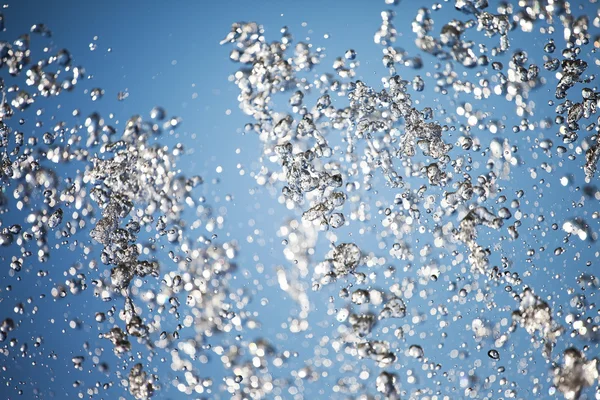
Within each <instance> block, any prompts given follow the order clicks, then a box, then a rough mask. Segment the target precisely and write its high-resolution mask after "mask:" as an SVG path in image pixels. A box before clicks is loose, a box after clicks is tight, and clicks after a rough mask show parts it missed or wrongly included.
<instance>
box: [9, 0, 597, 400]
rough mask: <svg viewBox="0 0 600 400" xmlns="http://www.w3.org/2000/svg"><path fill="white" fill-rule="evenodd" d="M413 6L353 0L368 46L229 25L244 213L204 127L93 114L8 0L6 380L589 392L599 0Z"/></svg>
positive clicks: (313, 390)
mask: <svg viewBox="0 0 600 400" xmlns="http://www.w3.org/2000/svg"><path fill="white" fill-rule="evenodd" d="M407 3H408V2H400V1H388V0H386V1H385V2H382V3H381V4H379V5H377V4H375V3H373V4H370V5H369V7H371V8H372V9H373V15H375V16H376V15H378V14H379V16H380V19H381V24H380V26H377V25H373V27H372V31H373V32H375V33H374V37H373V41H374V46H376V48H377V49H380V50H381V52H380V53H379V55H378V57H377V59H365V58H363V56H362V53H363V52H362V51H361V48H360V46H358V44H357V46H352V47H350V48H348V47H346V48H345V49H344V50H343V51H342V53H340V54H341V55H336V54H333V55H331V54H330V55H328V54H326V51H325V48H324V47H317V46H318V45H319V44H318V43H316V44H313V43H312V39H310V38H309V37H307V38H306V39H305V40H304V41H297V39H296V38H294V36H293V35H292V29H289V28H287V27H284V28H282V29H281V30H280V37H279V38H275V37H273V36H272V35H270V34H267V31H266V30H265V29H264V28H263V26H261V25H260V24H258V23H256V22H236V23H233V25H231V28H230V31H229V33H227V34H226V35H225V37H224V38H223V40H222V41H221V42H220V44H221V45H222V46H224V47H225V46H226V47H227V48H228V49H229V51H230V54H229V61H230V64H227V65H228V66H227V68H228V69H229V70H231V71H232V73H231V76H230V79H229V81H230V82H231V83H230V85H231V88H232V89H234V90H235V91H236V93H237V100H238V104H237V105H238V106H239V109H240V112H239V113H238V114H239V115H238V118H240V119H243V121H244V122H242V123H240V129H239V132H238V133H237V135H239V136H244V137H245V139H247V142H248V143H252V145H253V146H254V148H255V149H256V148H259V149H260V151H257V152H256V157H255V159H253V160H251V163H252V166H251V167H249V171H250V173H248V174H247V175H248V176H246V169H245V167H242V166H241V164H238V165H237V168H238V170H239V172H240V173H239V175H240V176H241V178H242V179H245V180H246V181H247V182H248V183H247V184H248V185H249V186H252V189H250V193H249V194H250V195H254V194H256V193H262V194H261V199H260V204H259V203H257V204H256V205H254V208H253V209H252V211H253V213H252V215H247V214H246V213H245V212H240V211H239V210H242V209H243V207H244V206H246V204H244V200H242V199H238V200H239V201H241V202H242V203H241V204H240V203H239V202H238V203H236V202H235V201H234V198H233V197H232V196H231V195H230V194H227V195H225V196H224V197H225V201H226V202H228V203H229V204H228V205H227V206H223V205H222V204H223V203H222V201H221V200H222V199H221V189H220V187H221V186H223V185H224V186H225V187H227V185H230V186H235V185H236V182H237V181H235V180H233V178H231V177H230V176H228V175H223V178H222V182H221V178H219V179H206V178H203V177H202V176H201V175H207V176H209V175H211V174H210V173H209V172H208V170H206V171H204V172H206V173H205V174H204V173H203V174H197V173H196V171H197V170H198V168H197V166H195V164H186V161H185V160H186V159H190V158H194V154H195V151H196V150H197V149H200V148H201V147H202V146H204V145H205V144H209V142H211V141H218V140H219V139H218V138H214V137H209V136H208V135H200V136H196V135H193V136H192V138H193V140H188V141H186V144H185V145H184V141H179V139H180V138H181V137H186V135H188V133H182V132H181V125H182V119H181V118H179V117H177V116H170V115H169V114H168V113H167V111H166V110H165V109H163V108H161V107H160V106H155V107H153V108H152V109H151V110H150V112H149V114H148V117H144V116H142V115H133V116H128V117H127V118H125V119H124V121H125V122H124V123H123V122H120V121H119V119H118V117H115V115H114V114H113V113H112V112H108V113H106V114H105V112H104V111H101V110H99V109H96V108H95V107H96V105H97V104H102V102H103V101H105V100H106V98H107V97H108V95H107V94H108V93H109V91H108V90H105V89H103V88H101V87H98V86H95V83H94V86H90V87H89V88H81V87H82V86H85V81H86V80H88V79H91V76H89V75H87V73H86V70H85V69H84V68H83V67H81V66H76V64H75V62H74V57H73V56H72V55H71V53H70V52H69V51H68V50H66V49H55V47H54V46H55V44H54V42H52V40H53V39H51V38H52V37H53V34H52V32H51V30H50V24H49V23H48V25H44V24H41V23H37V24H35V25H33V26H31V29H30V31H29V32H26V33H24V34H19V33H18V32H16V33H15V32H11V30H10V29H7V28H5V24H6V23H7V21H5V17H4V15H0V24H1V26H0V30H2V35H3V39H2V41H0V48H1V49H2V50H1V52H0V60H1V63H0V68H1V69H2V75H1V79H0V90H1V91H2V102H1V104H0V146H1V149H0V151H1V157H2V165H1V169H0V185H1V189H2V190H1V191H0V204H1V205H2V214H1V215H0V218H1V219H0V228H1V231H0V250H1V251H2V253H0V254H1V259H2V260H3V261H4V264H5V265H6V268H5V272H4V273H3V275H2V276H3V282H5V284H4V285H3V286H4V287H3V288H2V289H1V290H0V304H1V305H2V312H3V315H2V316H1V318H2V322H1V324H0V349H1V350H2V351H1V352H2V356H3V360H2V368H3V377H2V383H3V385H2V387H3V388H2V389H1V390H2V393H6V396H5V397H6V398H9V399H12V398H16V396H17V395H23V396H24V398H46V395H45V394H44V392H46V391H47V390H46V389H47V388H43V386H44V385H46V384H48V385H50V388H48V389H50V390H51V391H52V392H56V393H57V394H58V393H62V392H67V389H66V388H65V387H62V386H61V385H62V383H60V382H62V381H56V382H55V383H52V381H48V382H44V381H43V380H42V379H41V378H40V379H39V380H37V381H36V379H37V378H36V376H37V372H35V371H38V370H42V369H43V370H44V371H45V370H46V368H55V367H48V365H50V364H52V363H53V362H54V361H56V360H59V359H63V358H64V359H65V360H69V361H68V362H69V363H70V368H72V369H73V370H74V371H73V374H74V375H73V376H74V377H75V376H76V378H74V379H73V380H74V383H73V385H72V386H73V389H75V391H74V392H69V393H76V395H77V396H78V398H85V397H87V398H115V396H121V397H119V398H134V399H138V400H147V399H149V398H151V397H152V398H176V397H177V396H183V397H181V398H232V399H248V398H252V399H263V398H295V399H301V398H305V397H312V396H317V397H318V398H356V399H359V398H360V399H370V398H387V399H400V398H410V399H429V400H434V399H455V398H481V399H500V398H502V399H508V398H518V399H529V398H548V397H558V398H561V397H562V398H565V399H580V398H582V399H583V398H588V399H591V398H597V399H598V398H600V382H599V381H598V376H599V370H598V360H599V357H600V355H599V347H598V346H599V343H600V316H599V313H598V306H597V305H596V303H595V301H596V300H595V296H596V294H597V293H598V289H599V287H600V282H599V280H598V278H597V277H596V276H595V273H594V269H593V268H594V266H596V265H597V263H598V257H599V256H600V253H599V251H598V246H597V243H596V241H597V240H598V231H599V228H600V225H599V222H598V221H599V220H600V214H599V211H598V205H599V204H600V191H599V189H598V186H597V183H596V182H597V180H598V173H597V168H598V162H599V160H600V133H599V132H600V117H599V116H598V115H597V107H598V105H599V103H600V92H597V90H598V88H597V85H596V75H597V70H598V65H600V61H599V58H598V56H597V54H598V53H597V51H598V48H600V12H599V11H598V7H596V6H595V1H589V2H585V1H582V2H581V4H579V3H578V4H575V3H574V2H572V3H569V2H566V1H550V0H548V1H538V0H526V1H525V0H524V1H518V2H500V3H498V4H496V2H494V3H493V4H492V2H490V3H488V1H486V0H455V1H451V2H444V3H443V4H442V3H433V2H432V4H426V3H427V2H423V4H421V2H419V5H418V7H416V6H415V5H414V4H413V5H408V4H407ZM384 7H385V8H386V10H383V11H382V10H381V8H384ZM390 7H391V8H390ZM408 11H411V12H412V11H414V16H412V15H411V17H410V18H411V23H410V24H402V25H403V26H400V24H399V23H396V19H397V18H398V16H399V15H400V16H404V15H407V14H406V13H407V12H408ZM434 16H435V24H434ZM365 21H366V20H365ZM48 22H51V21H48ZM364 23H365V22H364V21H363V24H364ZM311 32H312V31H311ZM332 34H335V33H332ZM340 34H343V33H340ZM9 35H13V37H11V38H10V39H9V38H8V36H9ZM328 37H329V34H327V35H325V37H324V39H323V40H324V41H325V40H327V39H328ZM40 43H42V44H41V46H42V48H41V50H40V48H39V47H40ZM100 43H101V42H100V41H99V39H98V38H94V41H93V42H92V43H90V44H89V50H91V51H97V49H98V46H99V45H100ZM400 46H402V47H400ZM330 57H332V58H330ZM332 60H333V62H332ZM212 61H214V62H217V63H219V62H220V61H219V60H212ZM224 61H225V60H223V62H224ZM375 62H377V64H378V65H381V64H382V65H383V68H384V75H383V76H381V77H380V78H379V81H376V79H374V77H373V76H369V75H360V74H361V68H363V66H365V65H368V64H369V63H370V64H374V63H375ZM231 63H233V65H232V64H231ZM361 64H362V65H361ZM172 65H176V63H172ZM236 68H237V70H235V69H236ZM95 72H96V73H98V74H99V73H101V71H95ZM82 82H83V85H82ZM77 93H82V94H84V95H85V97H86V98H87V99H89V100H90V101H92V102H93V103H91V105H93V107H90V108H89V109H85V108H82V109H76V110H74V111H73V112H72V113H71V114H70V115H69V114H67V115H66V116H65V115H64V113H63V114H61V113H60V112H59V111H60V109H61V106H60V103H59V102H60V99H62V98H63V97H65V96H69V95H75V94H77ZM135 96H136V94H135V92H134V91H132V90H129V89H122V90H120V91H119V92H118V93H117V94H116V96H114V98H115V99H117V101H119V102H121V103H123V104H129V106H128V107H135ZM202 96H205V97H206V98H208V101H210V96H211V95H210V94H209V93H208V92H204V93H203V94H202ZM87 104H90V103H87ZM234 106H235V104H231V105H229V107H231V108H234ZM82 107H83V106H82ZM98 107H100V106H98ZM100 108H101V107H100ZM51 109H57V111H56V115H52V116H49V115H47V114H48V113H50V112H51ZM507 110H509V111H507ZM138 111H139V110H138ZM119 112H122V109H120V111H119ZM244 123H245V124H244ZM510 125H512V127H510ZM202 128H203V127H199V129H202ZM240 140H241V139H240ZM555 143H556V145H555ZM240 152H241V150H240ZM217 156H219V157H218V158H217V164H218V165H217V166H216V167H215V165H210V168H211V169H215V170H216V171H217V173H221V172H222V171H223V169H224V167H223V166H222V163H221V162H220V161H221V159H224V157H223V154H218V155H217ZM187 165H192V166H190V167H189V168H186V167H185V166H187ZM182 166H183V167H182ZM226 168H227V165H226V166H225V169H226ZM228 179H230V181H228ZM228 182H231V183H228ZM276 210H277V211H276ZM279 216H281V219H278V218H279ZM235 218H238V219H237V220H235ZM230 219H234V220H233V221H230ZM265 220H268V224H274V225H275V226H276V229H275V231H274V232H273V234H272V235H271V237H269V235H270V234H269V233H266V232H265V231H264V230H263V228H261V227H265V226H267V222H265ZM261 221H262V222H261ZM261 224H262V225H261ZM244 225H248V226H250V227H251V228H252V229H251V234H249V235H247V236H246V235H245V234H244V233H241V232H245V230H244V229H242V228H241V227H243V226H244ZM236 226H237V228H235V227H236ZM231 227H233V228H231ZM222 233H225V234H222ZM277 243H281V244H280V245H279V244H277ZM265 247H268V250H269V251H268V252H267V251H265V249H264V248H265ZM261 248H262V250H261ZM267 253H268V254H267ZM67 256H69V257H71V258H66V257H67ZM64 260H75V262H74V263H73V265H64V262H63V261H64ZM36 270H37V272H36ZM27 282H29V283H33V284H32V287H33V288H34V289H33V290H34V291H37V292H35V295H33V294H31V293H33V292H31V290H32V288H31V287H26V283H27ZM267 288H268V289H267ZM47 294H50V296H47ZM88 295H89V296H88ZM86 296H88V297H86ZM80 303H84V304H85V306H81V305H80ZM80 307H81V312H79V311H77V313H75V312H73V311H72V310H73V309H79V308H80ZM49 308H52V309H53V310H55V311H56V312H58V313H59V314H58V315H62V316H63V317H64V319H65V321H64V322H65V324H66V325H67V326H68V328H69V329H72V330H78V331H81V332H80V334H79V336H78V337H79V338H82V337H83V339H82V343H81V344H77V345H76V344H72V348H71V351H70V352H69V354H59V353H55V352H54V350H53V349H54V347H55V346H56V342H57V340H60V339H57V337H60V335H61V332H60V329H61V328H56V327H53V328H49V327H51V326H52V325H54V323H55V320H54V318H51V320H50V323H51V325H47V322H46V320H45V317H44V311H40V310H48V309H49ZM26 329H27V330H26ZM62 333H65V329H63V330H62ZM28 343H30V344H31V345H32V346H33V349H31V348H30V347H29V345H28ZM81 346H82V348H83V351H82V350H79V347H81ZM106 349H109V351H106ZM53 360H54V361H53ZM23 371H32V372H29V374H30V379H31V380H32V382H33V386H34V388H32V387H29V386H28V385H27V384H26V383H24V381H25V375H23V374H24V373H25V372H23ZM44 373H45V372H44ZM75 374H76V375H75ZM53 379H54V378H53ZM102 381H105V382H102ZM69 390H70V389H69ZM74 396H75V395H73V396H72V397H74ZM123 396H128V397H123ZM59 397H60V396H59ZM67 397H68V396H67ZM177 398H178V397H177Z"/></svg>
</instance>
